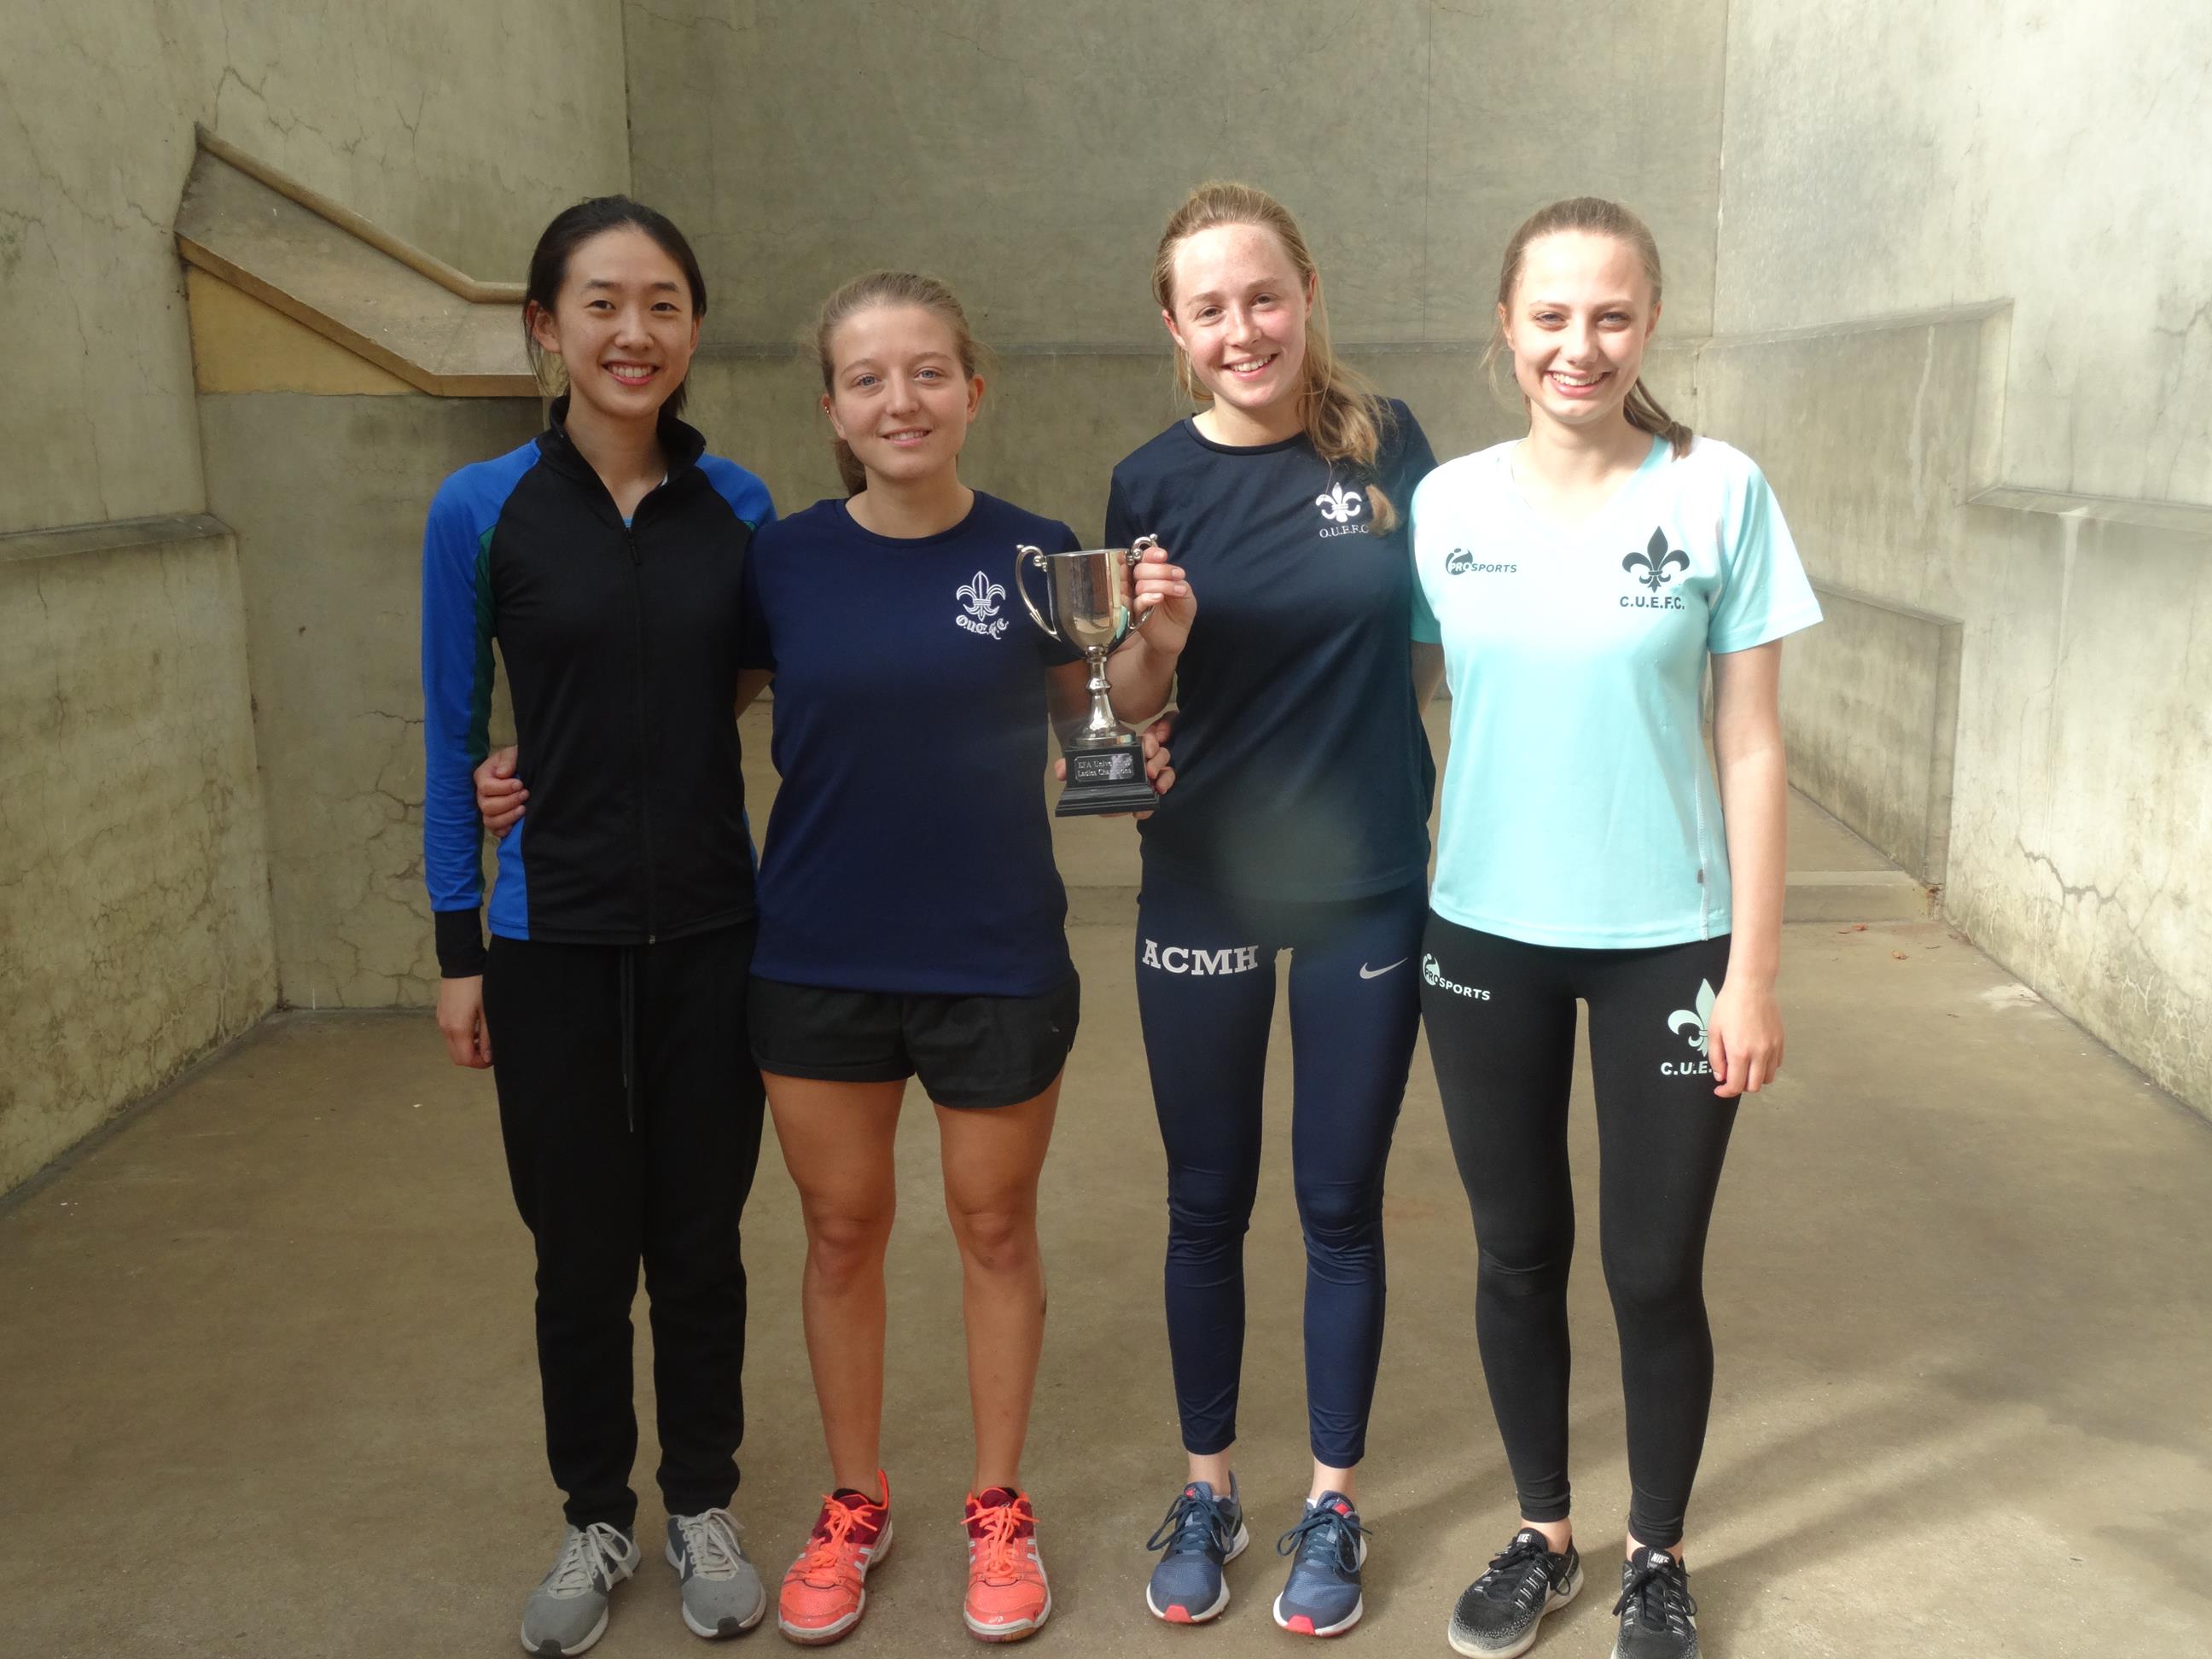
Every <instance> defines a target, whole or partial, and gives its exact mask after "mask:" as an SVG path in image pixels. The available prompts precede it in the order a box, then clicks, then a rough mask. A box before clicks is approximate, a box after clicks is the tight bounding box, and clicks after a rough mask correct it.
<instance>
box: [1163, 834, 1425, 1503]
mask: <svg viewBox="0 0 2212 1659" xmlns="http://www.w3.org/2000/svg"><path fill="white" fill-rule="evenodd" d="M1425 911H1426V896H1425V893H1424V892H1423V890H1422V888H1421V886H1420V884H1418V883H1417V884H1413V885H1412V886H1410V887H1407V888H1405V889H1403V890H1401V891H1398V892H1395V893H1389V894H1383V895H1381V896H1376V897H1373V898H1363V899H1353V900H1346V901H1341V902H1333V903H1307V904H1286V903H1276V902H1249V901H1241V900H1237V899H1233V898H1231V897H1229V896H1225V895H1223V894H1218V893H1214V892H1212V891H1209V890H1206V889H1203V888H1199V887H1195V886H1191V885H1187V884H1182V883H1179V882H1171V881H1168V880H1164V879H1163V878H1159V877H1158V876H1155V875H1152V874H1151V873H1147V874H1146V878H1145V885H1144V891H1143V895H1142V896H1141V897H1140V898H1139V901H1138V908H1137V1009H1138V1012H1139V1016H1140V1018H1142V1020H1143V1024H1144V1032H1145V1053H1146V1060H1147V1061H1148V1062H1149V1064H1150V1066H1151V1069H1152V1102H1153V1105H1154V1107H1155V1108H1156V1109H1157V1110H1158V1113H1159V1120H1160V1138H1161V1139H1162V1140H1163V1141H1164V1142H1165V1143H1166V1146H1167V1154H1168V1257H1167V1312H1168V1347H1169V1351H1170V1354H1171V1355H1172V1357H1173V1359H1174V1363H1175V1384H1176V1407H1177V1409H1178V1411H1179V1412H1180V1413H1181V1415H1182V1440H1183V1445H1184V1447H1185V1449H1188V1450H1189V1451H1191V1452H1193V1453H1195V1454H1198V1455H1208V1454H1211V1453H1214V1452H1218V1451H1223V1450H1225V1449H1227V1448H1228V1447H1229V1446H1230V1444H1231V1443H1232V1442H1234V1441H1235V1439H1236V1438H1237V1383H1238V1378H1239V1374H1240V1372H1241V1370H1242V1367H1243V1354H1244V1232H1245V1229H1246V1227H1247V1225H1249V1222H1250V1220H1251V1216H1252V1202H1253V1199H1254V1197H1255V1195H1256V1194H1257V1192H1258V1189H1259V1182H1260V1124H1261V1089H1262V1085H1263V1083H1264V1080H1265V1072H1266V1067H1267V1028H1268V1026H1269V1024H1270V1023H1271V1022H1272V1021H1273V1016H1274V1008H1275V957H1276V955H1277V953H1278V952H1279V951H1290V952H1291V973H1290V981H1291V1056H1292V1060H1293V1064H1294V1076H1295V1079H1296V1081H1295V1088H1294V1091H1293V1097H1292V1104H1291V1168H1292V1175H1293V1179H1294V1181H1295V1182H1296V1185H1297V1201H1298V1222H1299V1225H1300V1226H1301V1227H1302V1228H1303V1229H1304V1233H1305V1245H1306V1300H1305V1352H1306V1411H1307V1417H1308V1421H1309V1425H1310V1436H1311V1439H1312V1443H1313V1455H1314V1456H1315V1457H1316V1458H1317V1459H1318V1460H1320V1461H1321V1462H1323V1463H1327V1464H1328V1465H1330V1466H1332V1467H1334V1468H1350V1467H1352V1465H1354V1464H1356V1463H1358V1462H1359V1460H1360V1459H1361V1457H1362V1456H1364V1455H1365V1452H1366V1446H1367V1413H1368V1408H1369V1407H1370V1404H1371V1403H1372V1402H1373V1401H1374V1397H1375V1371H1376V1364H1377V1363H1378V1362H1379V1360H1380V1358H1381V1357H1382V1352H1383V1166H1384V1164H1387V1163H1388V1162H1389V1157H1390V1136H1391V1133H1392V1131H1393V1130H1394V1129H1395V1127H1396V1126H1397V1121H1398V1108H1399V1105H1400V1103H1401V1101H1402V1100H1403V1099H1404V1097H1405V1092H1406V1073H1407V1068H1408V1066H1410V1065H1411V1063H1412V1060H1413V1038H1414V1034H1415V1032H1416V1030H1418V1029H1419V1024H1420V994H1419V993H1420V978H1419V975H1420V954H1421V927H1422V923H1423V921H1424V919H1425Z"/></svg>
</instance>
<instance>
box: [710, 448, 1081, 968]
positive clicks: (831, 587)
mask: <svg viewBox="0 0 2212 1659" xmlns="http://www.w3.org/2000/svg"><path fill="white" fill-rule="evenodd" d="M1023 544H1029V545H1030V546H1035V547H1041V548H1042V549H1044V550H1046V551H1047V552H1051V553H1058V552H1065V551H1066V550H1070V549H1072V548H1077V547H1080V546H1081V545H1082V543H1080V542H1079V541H1078V540H1077V539H1076V537H1075V532H1073V531H1072V530H1070V529H1069V528H1068V527H1067V526H1066V525H1064V524H1060V523H1059V522H1057V521H1055V520H1051V519H1041V518H1038V517H1037V516H1036V514H1035V513H1024V512H1023V511H1022V510H1021V509H1020V508H1019V507H1012V506H1009V505H1008V504H1007V503H1006V502H1005V501H998V500H996V499H994V497H992V496H989V495H984V494H983V493H982V492H981V490H978V491H977V492H976V495H975V506H974V507H973V508H971V509H970V510H969V514H968V516H967V517H966V518H965V519H963V520H961V521H960V523H958V524H957V525H956V526H953V527H952V528H951V529H950V530H947V531H945V532H941V533H939V534H938V535H935V536H927V537H922V538H919V539H915V540H900V539H897V538H893V537H889V536H878V535H876V534H874V533H873V532H870V531H867V530H864V529H862V528H861V527H860V526H859V525H858V524H856V523H854V520H853V515H852V513H850V512H849V511H848V509H847V507H846V505H845V503H844V502H843V501H836V500H833V501H817V502H816V503H815V504H814V505H813V506H812V507H808V508H807V509H806V511H805V512H804V513H796V514H794V515H793V516H792V517H790V518H787V519H783V520H779V521H777V522H776V523H775V524H772V525H764V526H762V527H761V530H760V532H759V533H758V534H757V536H755V538H753V544H752V550H751V551H750V554H749V555H748V556H747V557H746V561H745V590H746V592H745V605H744V645H743V652H742V656H743V660H744V665H745V666H746V667H748V668H769V669H773V670H775V723H774V736H773V738H772V740H771V744H770V753H771V755H772V756H773V757H774V758H775V769H776V771H777V772H778V773H779V774H781V776H782V779H783V787H782V788H781V792H780V793H778V794H777V796H776V798H775V810H774V811H773V812H772V813H771V814H770V815H769V824H768V836H767V844H766V846H765V847H764V848H763V851H762V854H761V867H760V879H759V900H758V902H759V910H760V937H759V941H758V943H757V945H756V946H755V947H754V951H753V964H752V965H753V972H755V973H756V974H757V975H761V976H762V977H763V978H764V979H774V980H782V981H787V982H788V983H790V984H794V985H818V986H828V987H836V988H839V989H845V990H856V991H888V992H899V993H903V994H915V995H943V996H1036V995H1040V994H1042V993H1044V992H1047V991H1049V990H1052V989H1054V987H1057V986H1058V985H1060V983H1061V982H1062V981H1065V980H1066V977H1067V975H1068V974H1069V973H1070V972H1071V971H1072V966H1071V963H1069V960H1068V955H1067V935H1066V931H1065V929H1066V920H1067V895H1066V890H1064V889H1063V888H1062V887H1061V885H1060V872H1059V871H1058V870H1057V869H1055V868H1054V865H1053V860H1052V821H1051V819H1050V817H1048V814H1047V811H1046V807H1045V797H1044V784H1043V775H1044V762H1045V757H1046V754H1047V752H1048V735H1049V732H1050V729H1051V727H1050V708H1049V704H1048V700H1047V697H1046V692H1045V670H1046V668H1048V666H1051V665H1054V664H1058V663H1063V662H1067V661H1070V660H1079V659H1080V656H1081V653H1079V652H1073V651H1070V650H1069V649H1068V648H1066V647H1063V646H1060V645H1057V644H1055V643H1054V641H1052V640H1051V639H1050V638H1049V637H1048V636H1047V635H1045V634H1044V632H1043V631H1042V629H1039V628H1038V627H1037V626H1036V624H1035V623H1032V622H1031V621H1030V618H1029V616H1028V613H1027V612H1026V611H1024V609H1023V607H1022V602H1021V598H1020V596H1019V595H1018V593H1016V592H1014V586H1013V584H1014V550H1015V549H1016V548H1017V547H1018V546H1020V545H1023Z"/></svg>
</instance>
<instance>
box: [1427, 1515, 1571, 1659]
mask: <svg viewBox="0 0 2212 1659" xmlns="http://www.w3.org/2000/svg"><path fill="white" fill-rule="evenodd" d="M1582 1587H1583V1561H1582V1557H1581V1555H1580V1554H1578V1553H1577V1552H1576V1549H1575V1547H1574V1545H1573V1544H1572V1543H1569V1544H1568V1546H1567V1547H1566V1548H1565V1550H1563V1551H1561V1552H1559V1553H1557V1554H1554V1553H1553V1551H1552V1547H1551V1546H1550V1545H1549V1544H1547V1543H1546V1542H1545V1541H1544V1534H1542V1533H1541V1532H1538V1531H1537V1530H1536V1529H1535V1528H1534V1527H1523V1528H1521V1530H1520V1531H1518V1532H1516V1533H1515V1534H1513V1541H1512V1542H1511V1543H1510V1544H1508V1545H1507V1546H1506V1547H1505V1548H1504V1551H1503V1552H1502V1553H1499V1554H1497V1555H1493V1556H1492V1557H1491V1558H1490V1565H1489V1566H1488V1568H1486V1570H1485V1571H1484V1572H1483V1575H1482V1577H1480V1578H1478V1579H1476V1580H1475V1581H1474V1583H1472V1584H1469V1585H1468V1587H1467V1589H1465V1590H1464V1591H1462V1593H1461V1595H1460V1598H1459V1605H1458V1606H1457V1607H1454V1608H1453V1609H1452V1616H1451V1626H1450V1627H1449V1630H1447V1631H1446V1632H1445V1639H1446V1640H1447V1641H1449V1643H1450V1644H1452V1651H1453V1652H1455V1653H1464V1654H1466V1655H1468V1659H1515V1656H1516V1655H1518V1654H1523V1653H1526V1652H1528V1650H1529V1649H1530V1648H1532V1647H1534V1646H1535V1645H1536V1626H1538V1625H1539V1624H1540V1623H1541V1622H1542V1620H1543V1617H1544V1615H1545V1614H1546V1613H1550V1612H1553V1610H1555V1609H1556V1608H1559V1607H1565V1606H1566V1605H1567V1603H1568V1602H1570V1601H1573V1600H1574V1599H1575V1593H1576V1592H1577V1591H1578V1590H1579V1589H1582Z"/></svg>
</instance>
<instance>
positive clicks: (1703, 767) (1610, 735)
mask: <svg viewBox="0 0 2212 1659" xmlns="http://www.w3.org/2000/svg"><path fill="white" fill-rule="evenodd" d="M1514 447H1515V446H1514V445H1513V444H1510V443H1504V444H1498V445H1497V446H1495V447H1492V448H1490V449H1486V450H1482V451H1480V452H1479V453H1475V454H1473V455H1463V456H1462V457H1461V458H1460V459H1457V460H1455V461H1448V462H1446V463H1445V464H1444V465H1442V466H1440V467H1438V468H1437V470H1436V471H1434V472H1431V474H1430V475H1429V476H1428V477H1427V478H1426V479H1425V481H1424V482H1423V483H1422V484H1421V487H1420V488H1419V489H1418V490H1417V491H1415V492H1414V495H1413V568H1414V573H1415V576H1416V585H1417V588H1418V592H1419V599H1420V600H1421V601H1423V602H1425V603H1422V604H1417V605H1416V606H1415V614H1414V620H1413V636H1414V637H1415V638H1416V639H1425V640H1428V641H1432V642H1434V641H1439V640H1440V641H1442V642H1443V647H1444V666H1445V675H1446V679H1447V681H1448V683H1449V685H1450V687H1451V699H1452V701H1451V756H1450V759H1449V763H1448V765H1447V767H1446V769H1445V772H1444V780H1443V824H1442V827H1441V831H1440V834H1439V838H1438V842H1437V876H1436V885H1435V888H1434V890H1433V891H1432V893H1431V901H1430V902H1431V904H1432V905H1433V906H1434V907H1435V908H1436V912H1437V915H1441V916H1443V918H1444V919H1445V920H1447V921H1455V922H1457V923H1459V924H1460V925H1461V926H1462V927H1472V928H1475V929H1477V930H1478V931H1480V932H1482V933H1496V934H1499V935H1501V936H1503V937H1504V938H1506V939H1520V940H1522V941H1524V942H1526V943H1528V944H1532V945H1565V946H1575V947H1582V948H1588V949H1597V950H1626V949H1632V948H1636V947H1639V946H1646V945H1678V944H1682V943H1685V942H1686V941H1688V940H1691V939H1713V938H1716V937H1717V936H1719V935H1720V934H1723V933H1727V932H1728V931H1729V925H1730V924H1729V866H1728V843H1727V840H1726V838H1725V836H1724V834H1723V829H1722V823H1721V806H1720V792H1719V789H1718V787H1717V785H1716V782H1715V780H1714V776H1713V768H1712V762H1711V757H1709V755H1708V753H1707V751H1706V748H1705V739H1704V735H1703V732H1702V729H1701V725H1700V720H1699V702H1700V696H1701V692H1702V690H1703V684H1704V679H1705V659H1706V655H1707V653H1710V652H1729V651H1745V650H1748V649H1750V648H1751V647H1753V646H1755V645H1764V644H1765V643H1766V642H1767V641H1770V640H1777V639H1780V638H1781V637H1782V636H1783V635H1785V634H1790V633H1795V632H1796V630H1797V629H1801V628H1805V627H1809V626H1810V625H1811V624H1812V623H1816V622H1818V621H1820V605H1819V604H1818V602H1816V601H1815V600H1814V597H1813V590H1812V587H1811V586H1810V585H1809V584H1808V582H1807V581H1806V580H1805V572H1804V568H1803V567H1802V566H1801V565H1800V564H1799V563H1798V562H1797V549H1796V544H1794V543H1792V542H1791V540H1790V530H1789V526H1786V525H1784V523H1783V521H1782V509H1781V508H1780V507H1778V505H1777V504H1776V502H1775V500H1774V492H1773V490H1772V489H1769V488H1768V486H1767V483H1766V480H1765V478H1764V477H1761V476H1760V473H1759V469H1758V468H1757V467H1756V466H1754V465H1753V464H1752V462H1751V459H1750V458H1749V457H1747V456H1746V455H1744V454H1743V453H1741V452H1740V451H1737V450H1735V449H1731V448H1730V447H1729V446H1728V445H1726V444H1724V443H1721V442H1718V441H1716V440H1714V439H1711V438H1703V437H1701V438H1699V439H1697V440H1696V441H1695V442H1694V443H1693V444H1692V447H1691V449H1690V453H1688V454H1687V455H1686V456H1683V457H1681V458H1680V459H1676V458H1675V456H1674V451H1673V449H1672V448H1671V447H1670V446H1668V444H1666V443H1664V442H1663V441H1660V440H1658V439H1654V440H1653V441H1652V444H1651V453H1650V457H1649V458H1648V459H1646V460H1645V461H1644V465H1643V466H1642V467H1640V468H1639V469H1638V471H1637V472H1636V474H1635V476H1634V477H1632V478H1631V479H1630V480H1629V482H1628V483H1627V484H1626V486H1625V487H1624V488H1623V489H1621V490H1620V494H1619V495H1615V496H1614V497H1613V500H1612V501H1608V502H1607V504H1606V505H1605V506H1604V507H1602V508H1601V510H1600V511H1598V512H1597V513H1595V514H1593V515H1592V516H1591V517H1590V518H1589V519H1588V520H1584V521H1583V523H1581V524H1578V525H1561V524H1559V523H1558V522H1556V521H1554V520H1551V519H1548V518H1546V517H1543V516H1541V515H1540V514H1539V513H1537V512H1536V511H1535V510H1534V508H1532V507H1529V506H1528V503H1527V501H1524V500H1523V499H1522V495H1521V492H1520V489H1519V488H1518V486H1517V485H1516V483H1515V482H1514V477H1513V471H1512V454H1513V450H1514Z"/></svg>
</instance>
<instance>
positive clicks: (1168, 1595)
mask: <svg viewBox="0 0 2212 1659" xmlns="http://www.w3.org/2000/svg"><path fill="white" fill-rule="evenodd" d="M1251 1541H1252V1535H1251V1534H1249V1532H1247V1531H1245V1529H1244V1510H1243V1505H1242V1504H1238V1503H1237V1477H1236V1476H1235V1475H1233V1474H1232V1475H1231V1476H1230V1477H1229V1496H1228V1497H1226V1498H1219V1497H1217V1496H1215V1495H1214V1491H1213V1488H1212V1486H1210V1485H1208V1484H1207V1483H1206V1481H1203V1480H1194V1481H1192V1482H1191V1483H1190V1485H1188V1486H1185V1487H1184V1488H1183V1489H1182V1493H1181V1495H1179V1496H1178V1497H1177V1498H1176V1501H1175V1502H1174V1503H1173V1504H1170V1505H1169V1507H1168V1514H1167V1519H1166V1520H1164V1521H1163V1522H1160V1524H1159V1526H1158V1529H1157V1530H1155V1531H1154V1532H1153V1534H1152V1536H1151V1537H1150V1538H1149V1539H1147V1540H1146V1541H1145V1547H1146V1549H1148V1550H1164V1551H1165V1552H1166V1553H1165V1554H1164V1555H1162V1556H1161V1557H1160V1564H1159V1565H1158V1566H1157V1567H1154V1568H1153V1569H1152V1583H1149V1584H1147V1585H1146V1586H1145V1605H1146V1607H1150V1608H1151V1609H1152V1617H1153V1618H1155V1619H1164V1620H1167V1621H1168V1623H1170V1625H1202V1624H1204V1623H1205V1622H1206V1620H1209V1619H1211V1618H1212V1617H1214V1616H1215V1615H1216V1614H1217V1613H1219V1612H1220V1611H1221V1610H1222V1608H1224V1607H1227V1606H1228V1605H1229V1583H1228V1581H1227V1580H1226V1579H1225V1578H1224V1577H1222V1573H1221V1570H1222V1568H1224V1567H1225V1566H1227V1565H1229V1564H1230V1563H1231V1561H1234V1560H1235V1559H1237V1557H1238V1556H1240V1555H1242V1554H1243V1553H1244V1547H1245V1546H1246V1545H1247V1544H1249V1543H1250V1542H1251Z"/></svg>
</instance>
